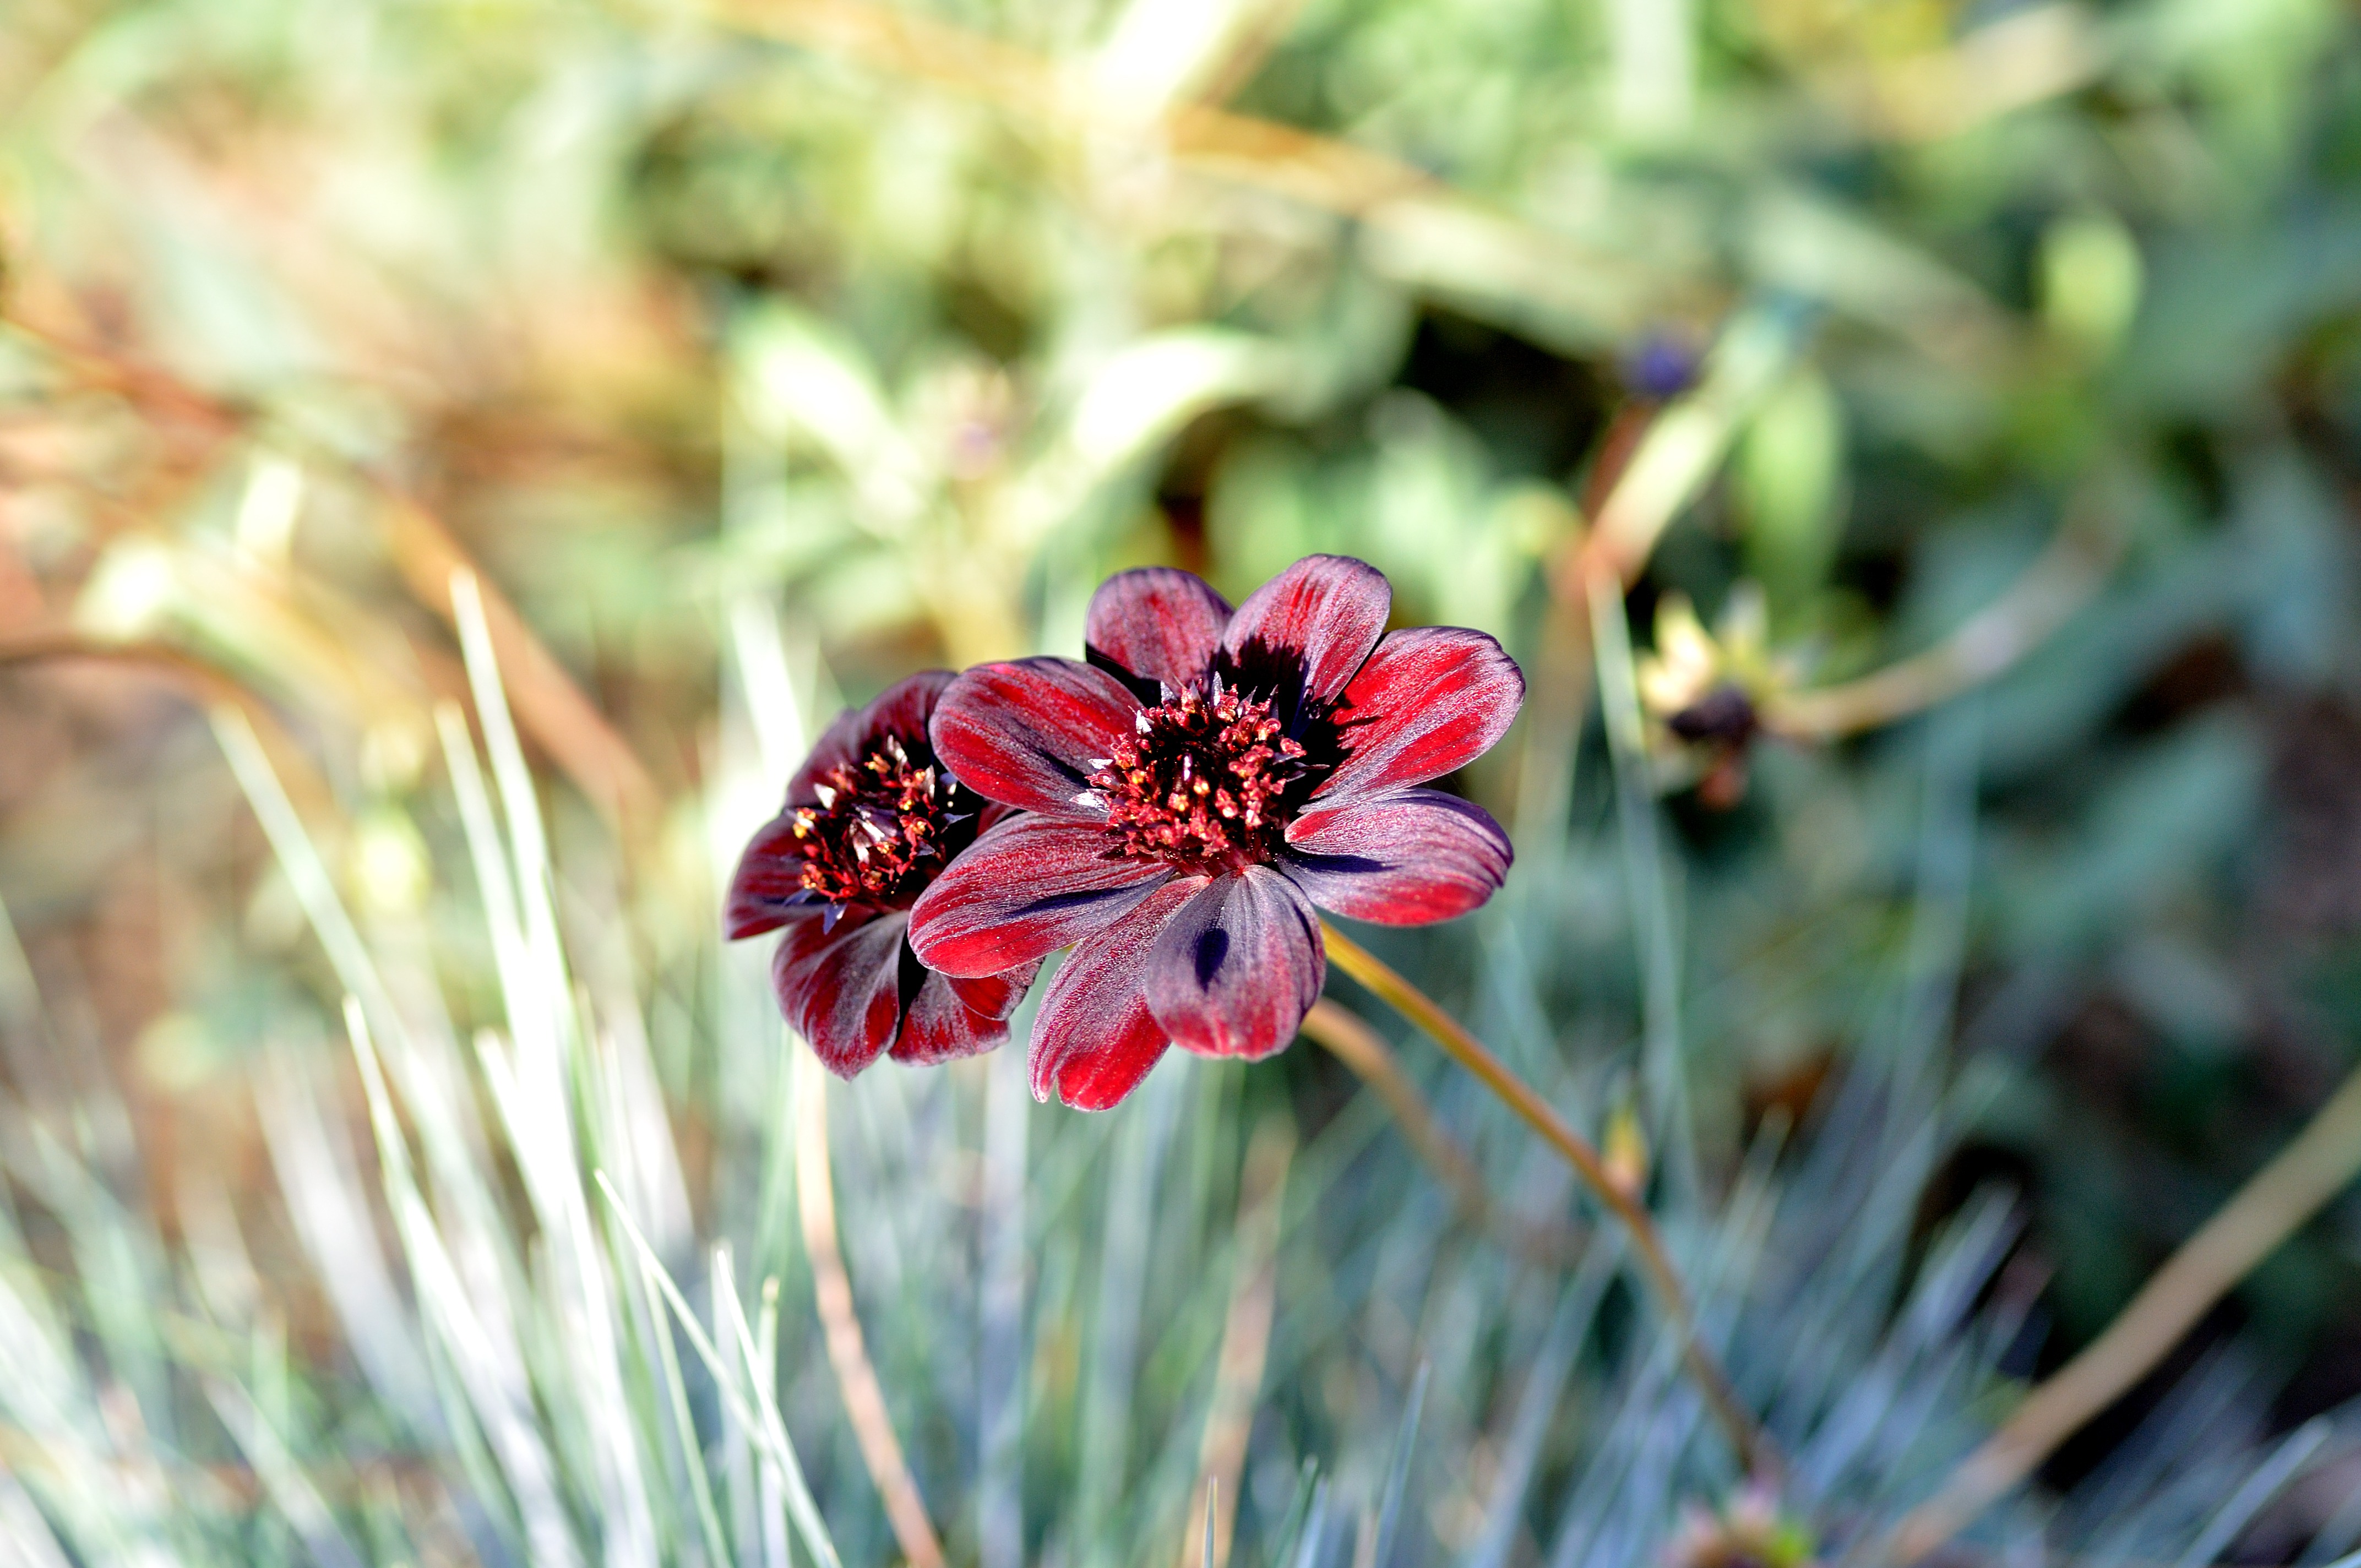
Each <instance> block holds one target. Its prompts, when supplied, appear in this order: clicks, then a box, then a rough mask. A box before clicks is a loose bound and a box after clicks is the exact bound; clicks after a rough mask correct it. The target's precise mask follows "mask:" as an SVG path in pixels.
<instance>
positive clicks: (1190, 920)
mask: <svg viewBox="0 0 2361 1568" xmlns="http://www.w3.org/2000/svg"><path fill="white" fill-rule="evenodd" d="M1326 975H1327V950H1326V948H1324V947H1323V945H1322V943H1321V940H1320V922H1319V918H1318V916H1314V915H1313V914H1312V905H1310V904H1308V903H1306V902H1305V901H1304V897H1303V894H1301V893H1299V892H1297V891H1296V889H1295V887H1294V885H1293V884H1292V883H1290V882H1288V880H1287V879H1286V878H1284V877H1282V876H1280V875H1279V873H1278V872H1274V871H1272V870H1271V869H1270V868H1269V867H1268V866H1258V865H1257V866H1248V867H1246V870H1245V871H1243V872H1233V873H1231V874H1229V875H1226V876H1221V877H1216V878H1215V879H1214V880H1213V882H1212V883H1208V884H1207V885H1206V887H1205V888H1204V890H1203V891H1202V892H1201V893H1199V894H1197V895H1196V896H1195V897H1193V898H1191V900H1190V901H1189V902H1188V903H1187V904H1185V905H1181V906H1180V909H1179V910H1177V911H1175V912H1174V914H1173V916H1172V918H1171V919H1170V920H1169V921H1167V922H1166V923H1165V926H1164V929H1163V931H1162V932H1161V933H1159V936H1158V937H1157V939H1156V946H1155V948H1153V949H1152V950H1151V951H1150V952H1149V954H1148V977H1147V982H1146V989H1147V992H1148V1009H1149V1011H1151V1012H1153V1013H1154V1014H1156V1021H1157V1022H1158V1023H1159V1024H1161V1025H1164V1032H1165V1033H1166V1034H1168V1035H1170V1036H1172V1043H1173V1044H1175V1045H1177V1046H1185V1047H1188V1048H1189V1049H1191V1050H1192V1051H1196V1052H1199V1053H1201V1054H1202V1055H1205V1056H1219V1057H1245V1058H1248V1059H1253V1058H1259V1057H1267V1056H1268V1055H1270V1054H1271V1053H1272V1052H1273V1051H1276V1050H1279V1048H1281V1047H1284V1046H1285V1045H1286V1044H1287V1043H1288V1042H1289V1041H1290V1040H1292V1039H1294V1038H1295V1031H1296V1027H1297V1025H1301V1023H1302V1022H1303V1015H1304V1014H1306V1013H1308V1012H1310V1011H1311V1010H1312V1003H1314V1002H1317V1001H1318V1000H1319V999H1320V985H1321V981H1323V979H1325V978H1326Z"/></svg>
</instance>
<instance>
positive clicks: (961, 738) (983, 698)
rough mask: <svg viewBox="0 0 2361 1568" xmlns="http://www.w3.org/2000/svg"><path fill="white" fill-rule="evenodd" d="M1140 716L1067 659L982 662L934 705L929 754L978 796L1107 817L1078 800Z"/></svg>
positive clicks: (1134, 704)
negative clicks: (931, 746) (1118, 738)
mask: <svg viewBox="0 0 2361 1568" xmlns="http://www.w3.org/2000/svg"><path fill="white" fill-rule="evenodd" d="M1138 712H1139V699H1138V698H1137V697H1135V696H1132V695H1131V693H1130V692H1128V691H1126V689H1124V685H1123V683H1122V682H1121V681H1118V680H1116V679H1115V677H1114V676H1113V675H1110V674H1107V673H1106V672H1105V671H1104V670H1093V669H1092V668H1091V667H1090V666H1089V665H1088V664H1080V663H1075V662H1074V661H1073V660H1071V659H1019V660H1017V661H1016V662H1015V663H1007V664H978V665H977V666H976V667H975V668H974V669H972V670H970V671H968V672H967V674H963V675H961V676H960V678H959V679H957V680H955V681H953V682H952V683H951V685H950V690H948V691H946V692H944V693H943V695H942V699H941V700H940V701H939V702H938V703H937V704H936V705H935V721H934V740H935V755H936V756H937V757H939V758H940V759H941V761H942V763H943V765H944V766H945V767H947V768H949V769H950V771H951V776H952V777H954V778H956V779H958V780H959V781H960V783H961V784H965V785H967V787H968V788H970V789H972V790H973V791H975V792H976V793H977V794H978V795H988V796H990V797H991V798H992V799H994V800H997V801H1003V802H1005V803H1006V804H1008V805H1010V806H1021V807H1023V808H1024V809H1025V810H1027V811H1038V812H1041V813H1043V814H1045V815H1047V816H1050V817H1067V818H1080V817H1091V816H1093V815H1096V816H1099V817H1104V816H1105V815H1106V812H1105V808H1104V807H1103V806H1102V807H1096V808H1093V807H1092V806H1086V805H1081V804H1078V803H1077V801H1076V798H1075V797H1076V796H1078V795H1083V794H1085V793H1086V792H1087V791H1088V790H1089V789H1090V787H1091V785H1090V775H1091V774H1092V773H1093V771H1095V770H1096V768H1097V766H1098V764H1099V762H1101V761H1102V760H1104V758H1105V757H1107V756H1108V755H1109V754H1111V753H1112V751H1114V749H1115V740H1116V738H1117V737H1118V736H1122V735H1127V734H1129V733H1130V732H1131V727H1132V723H1133V720H1134V718H1135V716H1136V715H1137V713H1138Z"/></svg>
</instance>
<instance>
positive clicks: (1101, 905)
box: [910, 817, 1172, 976]
mask: <svg viewBox="0 0 2361 1568" xmlns="http://www.w3.org/2000/svg"><path fill="white" fill-rule="evenodd" d="M1171 874H1172V873H1171V872H1170V870H1169V869H1167V868H1166V867H1163V866H1160V865H1156V864H1153V863H1151V862H1149V861H1132V860H1121V859H1111V858H1109V856H1108V854H1107V837H1106V832H1105V830H1104V828H1100V827H1098V826H1097V825H1095V824H1093V823H1086V822H1061V821H1059V820H1057V819H1056V818H1054V817H1010V818H1009V819H1008V820H1007V821H1005V822H1003V823H1001V824H1000V825H999V826H998V827H996V828H993V829H992V830H991V831H990V832H988V833H986V834H984V835H983V837H982V838H980V839H977V840H976V841H975V842H974V843H972V844H971V845H969V846H968V847H967V848H966V849H965V850H962V851H961V852H960V854H959V855H958V856H957V857H956V858H954V859H953V860H952V861H951V863H950V865H948V866H946V867H944V868H943V871H942V874H941V875H939V876H938V877H936V878H935V880H934V882H933V883H931V884H930V885H929V886H928V889H927V891H926V892H924V893H922V894H919V895H918V902H917V905H914V906H913V907H912V909H911V911H910V946H911V947H912V948H915V949H916V950H917V955H918V959H919V961H920V962H921V963H924V964H925V965H926V966H927V967H928V969H932V970H941V971H942V972H943V973H945V974H951V975H967V976H975V975H993V974H998V973H1000V972H1001V971H1002V970H1010V969H1015V968H1016V967H1017V966H1019V965H1021V964H1031V963H1038V962H1039V961H1040V960H1041V959H1043V958H1045V957H1047V956H1048V955H1049V954H1050V953H1053V952H1056V951H1057V950H1058V949H1059V948H1062V947H1066V946H1068V945H1069V944H1071V943H1073V942H1077V941H1080V940H1081V939H1082V938H1084V937H1087V936H1089V935H1090V934H1091V933H1092V932H1093V931H1096V930H1099V929H1100V928H1102V927H1104V926H1106V925H1107V923H1108V922H1110V921H1112V920H1115V918H1117V917H1118V916H1122V915H1123V914H1124V913H1125V912H1126V911H1127V910H1129V909H1130V908H1131V906H1132V905H1135V904H1137V903H1138V902H1139V901H1140V900H1141V899H1142V898H1144V897H1146V896H1147V895H1148V893H1149V892H1151V891H1152V890H1153V889H1154V888H1155V886H1156V885H1157V884H1158V883H1161V882H1163V881H1164V880H1165V879H1167V878H1168V877H1170V875H1171Z"/></svg>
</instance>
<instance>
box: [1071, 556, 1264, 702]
mask: <svg viewBox="0 0 2361 1568" xmlns="http://www.w3.org/2000/svg"><path fill="white" fill-rule="evenodd" d="M1229 622H1230V604H1229V601H1228V600H1227V599H1225V598H1223V597H1222V596H1221V595H1219V594H1217V593H1215V592H1214V591H1213V588H1212V587H1209V586H1208V585H1207V584H1206V582H1205V580H1204V579H1203V578H1202V577H1200V576H1197V574H1196V573H1194V572H1183V571H1181V570H1180V569H1179V568H1177V567H1173V566H1142V567H1139V568H1138V569H1137V570H1136V571H1130V572H1117V573H1116V574H1115V576H1112V577H1109V578H1108V579H1107V580H1106V581H1105V582H1104V583H1101V584H1100V585H1099V591H1098V592H1096V593H1094V594H1093V595H1092V596H1091V609H1090V614H1089V616H1088V618H1087V619H1086V620H1084V622H1083V628H1082V641H1083V643H1084V644H1085V645H1086V646H1087V647H1088V648H1089V650H1090V653H1091V663H1094V664H1098V663H1113V664H1115V665H1116V666H1117V667H1119V668H1120V669H1121V670H1122V672H1123V673H1124V674H1128V675H1134V676H1137V677H1138V678H1139V679H1141V680H1143V681H1146V682H1148V683H1151V684H1153V683H1158V682H1160V683H1162V684H1163V685H1169V686H1172V687H1174V688H1176V689H1177V688H1179V687H1181V686H1185V685H1191V684H1192V683H1194V682H1195V681H1196V680H1197V678H1198V677H1199V676H1201V675H1202V674H1204V673H1205V670H1206V668H1207V666H1209V665H1210V664H1211V663H1213V653H1214V652H1215V650H1217V649H1219V648H1220V647H1221V645H1222V630H1223V628H1224V627H1226V626H1227V625H1228V624H1229Z"/></svg>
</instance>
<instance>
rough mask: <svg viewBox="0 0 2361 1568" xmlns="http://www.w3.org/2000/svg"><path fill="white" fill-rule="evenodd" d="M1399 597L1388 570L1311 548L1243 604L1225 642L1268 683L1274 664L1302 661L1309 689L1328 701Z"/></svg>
mask: <svg viewBox="0 0 2361 1568" xmlns="http://www.w3.org/2000/svg"><path fill="white" fill-rule="evenodd" d="M1393 598H1394V591H1393V589H1392V587H1390V586H1389V585H1388V584H1387V582H1386V575H1385V574H1384V573H1383V572H1380V571H1378V569H1377V568H1376V567H1375V566H1372V565H1369V564H1368V563H1367V562H1366V561H1356V560H1354V559H1353V558H1352V557H1351V556H1349V555H1306V556H1305V557H1304V558H1303V559H1302V560H1301V561H1298V562H1297V563H1296V564H1295V565H1292V566H1290V567H1289V568H1288V569H1287V570H1286V571H1284V572H1281V573H1280V574H1279V576H1276V577H1273V578H1272V579H1271V580H1270V581H1268V582H1267V583H1265V584H1264V585H1263V586H1262V587H1258V588H1257V589H1256V590H1255V591H1254V592H1253V594H1251V595H1250V596H1248V598H1247V599H1246V603H1244V604H1242V605H1240V606H1239V607H1238V612H1237V614H1235V615H1234V616H1232V617H1231V618H1230V624H1229V629H1228V630H1226V631H1224V633H1223V634H1222V648H1223V650H1224V652H1227V653H1228V654H1229V655H1230V658H1231V660H1232V661H1233V662H1234V663H1235V664H1236V665H1237V666H1238V668H1239V671H1240V674H1241V677H1242V678H1243V679H1245V680H1246V681H1247V682H1248V684H1254V685H1262V684H1267V683H1268V678H1269V675H1270V674H1272V673H1275V667H1277V668H1286V669H1290V670H1292V669H1301V672H1302V676H1303V695H1304V696H1307V697H1310V698H1311V699H1312V700H1313V701H1315V702H1327V701H1329V700H1330V699H1332V698H1334V696H1336V694H1337V693H1338V692H1341V691H1343V690H1344V689H1345V682H1347V681H1349V680H1351V679H1352V678H1353V673H1354V672H1355V671H1356V670H1358V669H1359V668H1360V667H1361V662H1362V661H1363V660H1364V659H1367V657H1368V656H1369V650H1370V649H1372V648H1374V647H1376V646H1377V645H1378V638H1379V637H1381V636H1383V635H1384V634H1385V630H1386V612H1387V611H1388V610H1389V609H1392V607H1393ZM1257 676H1260V677H1262V679H1261V680H1257V679H1256V677H1257Z"/></svg>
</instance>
